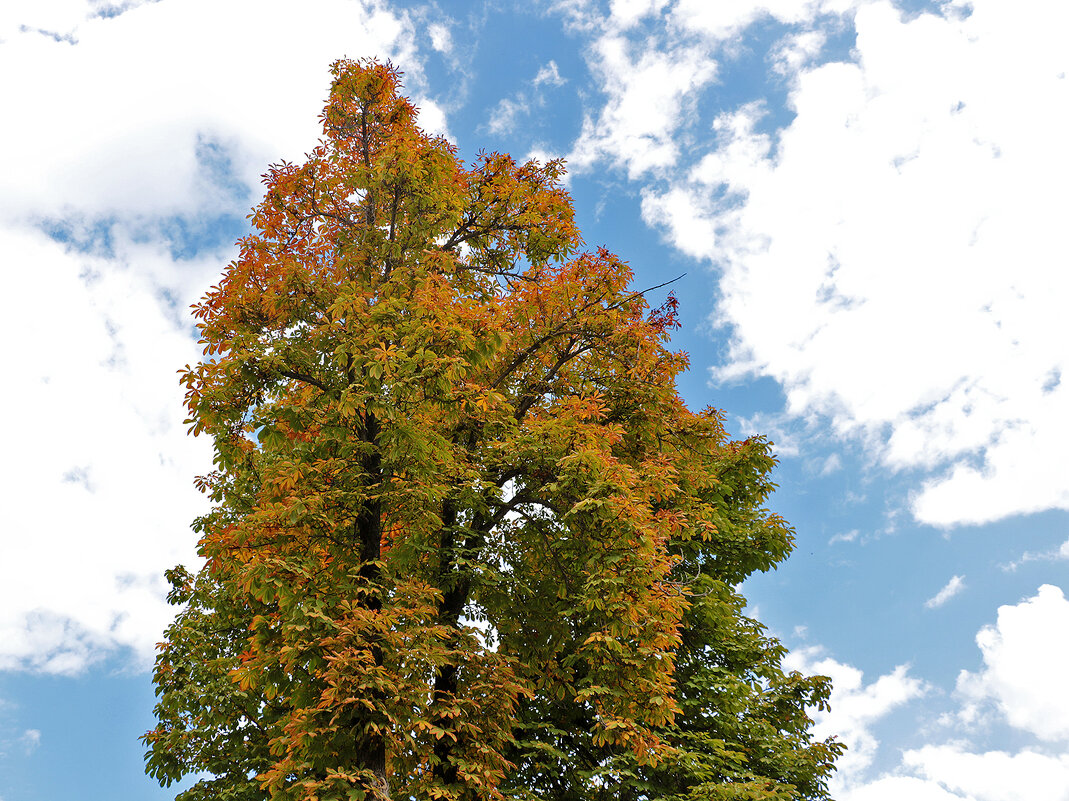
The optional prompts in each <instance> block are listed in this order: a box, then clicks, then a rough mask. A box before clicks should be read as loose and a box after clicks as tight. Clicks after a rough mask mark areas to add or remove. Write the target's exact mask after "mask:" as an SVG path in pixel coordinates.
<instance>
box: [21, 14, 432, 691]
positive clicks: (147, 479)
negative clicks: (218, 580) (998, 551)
mask: <svg viewBox="0 0 1069 801" xmlns="http://www.w3.org/2000/svg"><path fill="white" fill-rule="evenodd" d="M109 8H111V7H109ZM104 10H105V9H104V7H103V5H102V4H100V3H96V2H88V3H86V2H75V1H74V0H70V2H63V3H20V2H16V3H5V4H4V6H3V10H2V11H0V38H3V39H4V42H3V44H2V45H0V72H2V73H3V74H5V75H18V76H19V79H18V80H10V81H3V82H0V107H2V108H4V109H5V114H6V115H7V116H6V119H7V120H8V122H9V123H12V122H14V123H15V124H7V125H5V126H3V128H2V130H0V149H2V152H3V153H4V154H5V155H6V156H7V159H6V161H5V168H4V170H3V171H2V172H0V252H3V253H4V257H5V264H6V265H7V266H8V267H9V269H8V270H7V274H6V275H5V300H7V308H6V310H5V314H4V318H3V326H4V333H5V341H7V342H8V343H9V344H10V345H11V346H10V347H9V348H8V350H7V354H6V356H5V370H6V374H7V375H8V376H9V379H10V380H11V381H13V382H15V383H14V384H13V386H17V388H18V389H17V391H11V392H5V393H4V394H3V396H2V397H0V417H2V419H4V420H5V421H6V422H7V430H6V433H5V448H4V450H5V457H6V458H5V459H4V461H3V464H2V465H0V486H2V487H3V490H2V491H3V500H4V509H5V524H4V530H5V532H7V534H8V537H7V538H6V541H5V546H4V558H3V559H2V560H0V670H2V669H29V670H38V671H45V672H51V673H75V672H78V671H80V670H82V669H84V668H85V666H86V665H88V664H91V663H92V662H93V661H95V660H98V659H100V658H102V657H103V656H104V655H107V654H111V653H116V652H117V650H125V651H126V652H128V653H132V654H133V655H134V661H135V662H136V663H137V664H139V665H141V666H144V665H145V664H146V662H147V660H148V659H149V658H150V657H151V654H152V651H153V645H154V643H155V642H156V640H158V639H159V638H160V634H161V632H162V629H163V627H164V626H165V625H166V623H167V621H168V620H169V617H170V614H171V610H170V609H169V607H167V605H166V604H165V602H164V600H163V596H164V595H165V591H166V588H165V587H164V586H163V584H164V582H163V579H162V571H163V570H164V569H166V568H168V567H170V566H172V565H174V564H176V563H178V562H186V563H187V564H191V563H193V562H194V560H195V553H194V544H195V543H194V538H193V535H192V534H191V533H190V531H189V523H190V522H191V521H192V519H193V518H194V517H195V516H196V515H197V514H199V513H201V512H202V511H203V510H204V503H205V501H204V499H203V498H202V496H200V495H198V494H197V493H196V492H195V491H194V490H193V488H192V478H193V476H195V475H197V474H199V473H203V472H206V471H207V470H208V469H210V467H211V454H210V445H209V443H208V442H206V441H202V440H194V439H191V438H189V437H187V436H186V432H185V427H184V425H183V424H182V419H183V417H184V414H183V408H182V395H181V389H180V387H179V385H178V383H177V376H176V374H175V371H176V370H177V369H178V368H180V367H181V366H182V365H183V364H186V363H188V362H193V361H196V359H197V358H198V357H199V355H200V352H199V349H198V348H197V346H196V344H195V338H194V337H193V336H191V334H192V329H191V323H190V320H189V318H188V312H187V310H188V305H189V303H190V302H192V301H193V300H195V299H196V298H197V297H198V296H199V295H200V294H201V292H203V290H204V289H205V288H206V287H207V286H208V285H209V284H210V283H211V282H212V281H213V279H214V278H215V277H216V276H217V275H218V273H219V270H220V269H221V267H222V265H223V264H225V262H226V260H227V259H228V258H230V257H231V256H232V250H231V248H230V244H231V242H230V239H231V237H232V236H233V234H232V233H229V231H230V230H231V229H234V228H235V226H237V225H238V224H239V222H240V219H241V217H243V216H244V213H245V211H246V210H247V209H248V207H249V206H250V205H252V204H253V202H255V200H256V194H257V192H258V184H259V177H258V176H259V175H260V173H262V172H263V171H264V170H265V168H266V167H267V165H268V164H269V163H271V162H275V161H278V160H280V159H284V158H285V159H291V160H296V159H300V158H301V157H302V155H303V153H305V152H306V151H308V150H310V149H311V148H312V147H313V146H314V145H315V142H316V139H317V137H318V125H317V115H318V113H319V111H320V109H321V106H322V102H323V99H324V98H325V96H326V94H327V91H328V88H329V87H328V81H329V73H328V71H327V68H328V63H329V61H330V60H331V59H333V58H336V57H341V56H345V55H347V56H350V57H361V56H372V55H376V56H379V57H384V58H385V57H393V58H394V59H395V60H397V61H399V62H403V63H404V64H405V65H406V66H407V67H408V68H409V69H410V70H411V73H410V76H409V77H410V84H411V85H412V87H413V88H417V89H418V86H419V85H420V75H419V61H418V59H417V57H416V52H415V50H414V47H415V46H414V44H413V41H414V34H413V30H412V24H411V23H410V21H409V19H408V18H407V17H405V16H404V15H399V14H395V13H393V12H391V11H388V10H386V9H385V8H383V7H381V6H380V5H379V4H378V3H376V2H352V1H350V0H312V2H310V3H306V4H304V5H302V7H301V8H300V9H297V8H296V7H295V6H293V5H292V4H287V3H282V2H257V3H253V2H232V3H224V4H218V3H210V2H208V1H207V0H183V2H177V0H161V1H160V2H153V3H144V4H138V3H134V2H128V3H123V4H122V6H121V7H118V9H117V10H119V11H121V13H118V14H115V13H114V12H115V11H116V8H111V10H110V11H109V12H108V13H107V14H103V13H100V12H102V11H104ZM205 19H210V20H211V21H212V24H211V25H205V24H204V20H205ZM176 65H181V68H177V67H176ZM419 102H420V105H421V106H422V107H423V108H424V110H425V112H427V113H426V115H425V117H424V119H425V120H426V118H427V117H430V118H431V119H432V120H433V119H435V112H436V111H438V114H437V119H438V125H439V127H444V117H443V116H442V115H441V113H440V110H438V109H436V107H435V106H434V105H433V104H431V103H428V102H426V101H423V100H420V101H419ZM221 232H222V233H221ZM224 234H225V236H224ZM221 239H222V240H225V241H220V240H221Z"/></svg>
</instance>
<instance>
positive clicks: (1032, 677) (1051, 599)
mask: <svg viewBox="0 0 1069 801" xmlns="http://www.w3.org/2000/svg"><path fill="white" fill-rule="evenodd" d="M1067 631H1069V601H1067V600H1066V598H1065V595H1064V594H1063V592H1062V590H1061V589H1060V588H1058V587H1055V586H1053V585H1050V584H1044V585H1043V586H1042V587H1040V588H1039V591H1038V592H1037V594H1036V595H1035V596H1034V597H1032V598H1028V599H1027V600H1024V601H1022V602H1021V603H1019V604H1016V605H1013V606H1009V605H1007V606H1001V607H999V610H998V620H997V622H996V623H995V624H994V625H993V626H985V627H984V628H983V629H981V630H980V632H979V633H978V634H977V635H976V644H977V645H978V646H979V647H980V651H981V653H982V654H983V659H984V667H983V669H982V670H980V671H979V672H977V673H971V672H968V671H962V673H961V675H960V676H959V677H958V692H959V693H961V695H962V696H963V697H964V698H965V699H966V700H967V702H968V704H970V705H978V704H983V703H985V702H990V703H994V704H995V706H996V707H997V708H998V710H999V711H1000V712H1001V713H1002V714H1003V715H1004V716H1005V718H1006V720H1007V721H1008V722H1009V723H1010V725H1012V726H1015V727H1017V728H1019V729H1023V730H1025V731H1027V732H1030V733H1031V734H1034V735H1035V736H1036V737H1038V738H1040V739H1041V740H1045V741H1051V742H1069V686H1067V684H1066V681H1065V676H1066V675H1067V674H1069V638H1067V637H1066V636H1065V632H1067Z"/></svg>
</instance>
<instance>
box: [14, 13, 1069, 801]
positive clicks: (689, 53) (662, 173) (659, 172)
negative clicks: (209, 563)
mask: <svg viewBox="0 0 1069 801" xmlns="http://www.w3.org/2000/svg"><path fill="white" fill-rule="evenodd" d="M1066 30H1069V4H1064V3H1059V2H1051V0H1012V2H1011V0H971V2H966V1H965V0H717V2H710V0H612V2H599V0H559V1H557V2H554V1H553V0H527V1H526V2H507V1H504V0H497V1H495V2H489V1H487V2H470V3H465V2H437V3H434V2H432V3H420V2H387V1H386V0H383V1H382V2H378V0H303V1H302V2H301V3H299V4H298V3H290V2H283V1H282V0H255V1H253V0H247V1H241V0H156V2H152V1H151V0H123V1H117V2H109V1H108V0H50V1H49V2H47V3H42V2H40V0H4V2H3V4H2V5H0V75H2V76H4V77H3V80H0V108H2V109H3V117H4V120H3V123H2V124H0V156H2V158H3V168H2V169H0V254H2V255H0V264H2V269H3V278H4V290H3V297H4V298H5V303H4V313H3V315H2V316H0V321H2V324H3V326H4V333H5V336H4V342H5V345H4V355H3V362H4V371H3V372H4V387H5V388H6V390H5V391H4V392H3V393H2V395H0V420H3V421H4V423H5V436H4V452H5V453H6V454H7V457H6V458H5V459H4V460H3V461H2V463H0V493H2V495H0V500H2V503H3V508H4V512H5V513H4V520H3V524H2V529H0V531H2V534H0V536H2V546H0V547H2V549H0V801H52V799H58V798H78V799H80V800H81V801H97V800H98V799H99V800H100V801H105V800H107V801H112V800H113V799H124V801H125V800H126V799H131V800H133V801H139V800H140V799H145V800H146V801H155V800H156V799H165V798H173V796H174V792H175V788H173V787H172V788H171V789H170V790H164V789H160V788H158V787H157V786H156V785H155V784H154V782H153V781H152V780H150V779H148V778H147V777H145V776H144V775H143V766H142V750H143V749H142V746H141V744H140V743H139V742H138V739H137V738H138V736H139V735H140V734H141V733H143V732H144V731H145V730H147V729H148V728H150V727H151V726H152V724H153V717H152V712H151V709H152V703H153V691H152V685H151V678H150V673H149V671H150V667H151V664H152V659H153V653H154V644H155V643H156V642H157V641H158V640H159V639H160V638H161V634H162V630H163V628H164V627H165V626H166V624H167V622H168V620H169V619H170V616H171V615H172V611H173V610H171V609H170V608H169V607H168V606H167V605H166V603H165V602H164V595H165V582H164V580H163V576H162V574H163V571H164V570H165V569H167V568H169V567H171V566H173V565H174V564H176V563H179V562H183V563H186V564H189V565H195V564H196V555H195V546H196V543H195V535H193V533H192V532H191V531H190V528H189V523H190V521H192V519H193V518H194V517H196V516H197V515H198V514H200V513H202V512H203V511H204V509H205V506H204V504H205V500H204V498H203V497H202V496H201V495H199V494H198V493H197V492H196V491H195V490H194V488H193V484H192V479H193V477H194V476H195V475H198V474H201V473H204V472H207V470H208V469H209V465H210V462H211V448H210V443H208V442H206V441H203V440H201V439H195V438H191V437H188V436H187V435H186V431H185V426H184V425H183V418H184V414H183V409H182V404H181V397H182V392H181V388H180V387H179V385H178V382H177V373H176V371H177V370H179V369H180V368H181V367H183V365H185V364H187V363H190V362H195V361H196V360H197V358H198V356H199V349H198V348H197V346H196V334H195V330H194V328H193V326H192V320H191V318H190V316H189V312H188V310H189V305H190V304H191V303H193V302H195V301H196V300H197V299H198V298H199V297H200V295H201V294H202V293H203V292H204V291H205V290H206V289H207V288H208V287H209V286H210V285H211V284H213V283H214V282H215V280H216V279H217V277H218V276H219V274H220V272H221V270H222V269H223V268H224V267H225V265H226V264H227V263H228V262H229V261H230V260H231V259H232V258H234V256H235V255H236V249H235V247H234V242H235V240H236V239H237V238H238V237H239V236H241V235H243V234H244V233H245V231H246V214H247V213H248V212H249V210H250V209H251V207H252V206H253V205H254V204H255V203H256V202H257V201H258V200H259V197H260V193H261V191H262V185H261V183H260V175H261V174H262V173H263V172H264V171H265V170H266V168H267V166H268V165H269V164H271V163H274V162H277V161H279V160H282V159H286V160H290V161H299V160H301V159H302V157H303V154H304V153H306V152H307V151H309V150H311V149H312V148H313V147H314V146H315V143H316V141H317V137H318V134H319V131H318V129H317V123H316V120H317V114H318V112H319V110H320V108H321V106H322V103H323V101H324V100H325V98H326V95H327V91H328V88H329V73H328V67H329V64H330V63H331V62H332V61H333V60H335V59H337V58H340V57H348V58H359V57H377V58H380V59H387V58H388V59H392V61H393V63H395V64H396V65H397V66H398V67H400V68H401V69H402V70H403V71H404V72H405V84H406V91H407V92H408V93H409V94H410V95H411V96H412V97H413V98H414V100H415V102H416V103H417V105H419V107H420V108H421V115H420V120H421V124H422V125H423V127H424V128H426V129H427V130H430V131H433V132H437V133H441V134H444V135H446V136H448V137H449V138H450V140H451V141H452V142H453V143H454V144H455V145H456V146H457V147H458V149H459V153H460V155H461V156H462V157H463V158H465V159H467V160H471V159H473V158H474V157H475V155H476V154H477V153H478V152H479V151H480V150H490V151H504V152H509V153H512V154H513V155H514V156H516V157H517V158H520V159H524V158H539V159H547V158H555V157H563V158H566V159H567V161H568V164H569V171H570V173H569V176H568V182H569V188H570V191H571V192H572V194H573V197H574V199H575V204H576V214H577V219H578V222H579V224H580V227H581V228H582V230H583V232H584V237H585V239H586V241H587V243H588V244H590V245H591V246H599V245H604V246H605V247H607V248H609V249H610V250H612V251H614V252H615V253H617V254H619V255H620V256H621V257H622V258H623V259H624V260H625V261H627V262H628V263H629V264H630V265H631V267H632V269H633V270H634V272H635V276H636V278H635V283H636V286H637V287H638V288H642V287H645V286H653V285H655V284H659V283H662V282H663V281H666V280H668V279H671V278H675V277H676V276H680V275H683V277H682V278H680V279H679V280H678V281H676V282H675V283H674V284H673V285H672V287H673V288H674V290H675V292H676V294H677V295H678V297H679V299H680V301H681V313H682V322H683V327H682V328H681V329H680V330H679V331H678V332H677V334H676V336H675V338H674V343H675V345H676V346H677V347H679V348H681V349H683V350H686V351H687V352H688V353H689V354H690V359H691V367H690V370H689V371H688V372H687V373H686V374H685V375H684V376H682V377H681V380H680V390H681V392H682V393H683V396H684V397H685V398H686V400H687V402H688V403H689V404H690V405H691V407H692V408H703V407H705V406H708V405H712V406H715V407H718V408H721V409H723V410H724V411H725V413H726V417H727V422H728V427H729V430H730V431H731V432H732V433H733V435H735V436H737V437H745V436H749V435H752V434H763V435H766V436H767V437H768V438H769V439H770V440H772V441H773V442H774V443H775V446H774V449H775V451H776V453H777V454H778V457H779V459H780V464H779V466H778V468H777V470H776V474H775V477H776V481H777V483H778V484H779V489H778V490H777V492H776V494H775V495H774V496H773V498H772V500H771V506H772V508H773V509H774V510H775V511H777V512H779V513H781V514H783V515H784V516H785V517H786V518H787V519H788V520H789V521H790V522H791V524H792V525H793V526H794V527H795V529H796V532H797V547H796V549H795V552H794V553H793V555H792V556H791V557H790V558H789V559H788V560H787V561H786V562H785V563H784V564H783V565H781V566H780V567H779V569H778V570H776V571H774V572H772V573H769V574H764V575H760V576H756V577H753V578H751V579H750V580H748V581H747V582H746V583H745V584H744V586H743V588H742V589H743V591H744V593H745V594H746V596H747V598H748V600H749V603H750V607H749V613H750V614H751V615H753V616H754V617H756V618H757V619H759V620H761V621H762V622H763V623H764V624H765V625H766V626H767V627H768V629H769V631H770V632H771V633H773V634H774V635H775V636H777V637H779V638H780V639H781V640H782V641H783V642H784V644H785V645H786V646H787V647H788V648H789V649H790V654H789V656H788V657H787V662H788V664H789V666H790V667H792V668H795V669H799V670H803V671H808V672H818V673H823V674H825V675H829V676H831V677H832V678H833V680H834V686H835V689H834V691H833V693H832V699H831V702H832V710H831V712H830V713H820V714H818V715H817V716H816V718H817V723H816V731H817V733H818V735H819V736H821V737H823V736H828V735H832V734H835V735H837V736H839V737H840V739H841V740H842V741H844V742H845V743H847V744H848V746H849V749H850V750H849V751H848V753H847V754H846V755H845V756H844V757H843V758H842V759H841V760H840V769H839V771H838V773H837V775H836V778H835V780H834V782H833V790H834V797H835V798H837V799H839V801H891V800H892V799H900V798H910V799H915V800H916V801H1017V800H1018V799H1021V800H1022V801H1023V800H1024V799H1027V801H1067V800H1069V681H1066V680H1065V677H1066V676H1067V675H1069V600H1067V599H1066V592H1067V591H1069V469H1067V468H1066V466H1065V464H1064V459H1065V455H1066V454H1067V453H1069V324H1067V322H1066V320H1067V317H1066V309H1067V308H1069V269H1067V268H1069V263H1067V261H1069V258H1067V256H1066V248H1065V243H1064V231H1065V222H1064V221H1065V219H1066V218H1067V217H1069V194H1067V193H1066V192H1065V189H1064V187H1065V186H1067V185H1069V150H1067V148H1066V147H1065V143H1066V141H1069V80H1067V78H1066V71H1067V69H1069V49H1067V48H1066V47H1065V39H1064V37H1065V31H1066ZM665 291H667V290H658V292H661V293H663V292H665ZM652 299H654V300H655V299H656V298H652Z"/></svg>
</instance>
